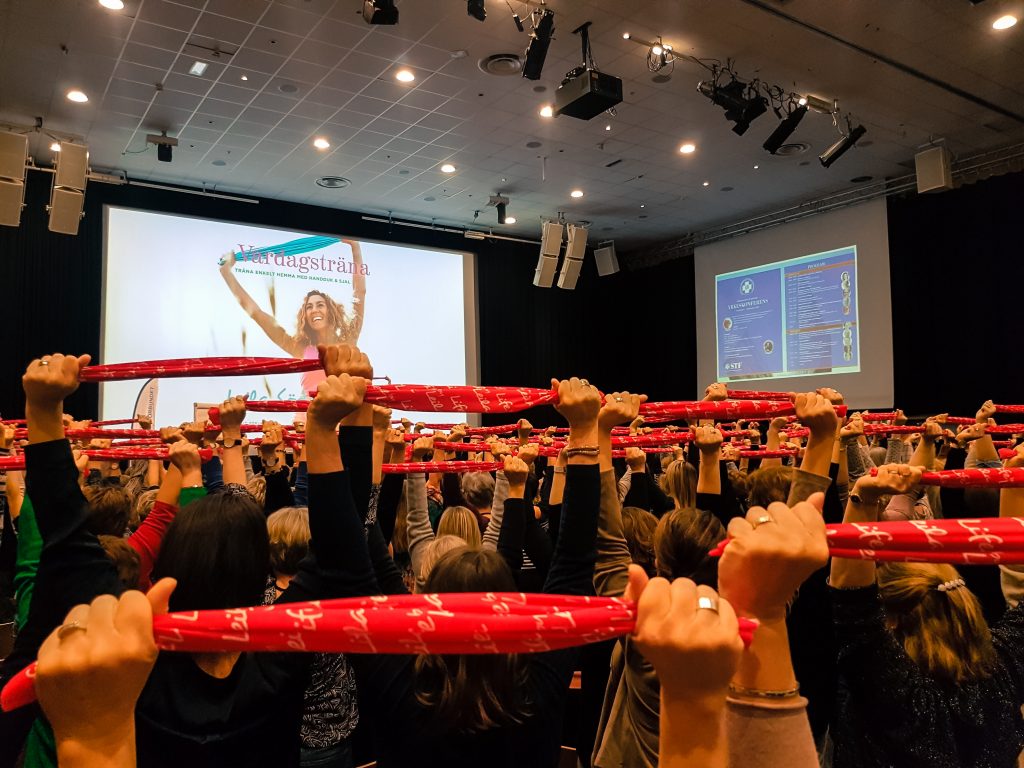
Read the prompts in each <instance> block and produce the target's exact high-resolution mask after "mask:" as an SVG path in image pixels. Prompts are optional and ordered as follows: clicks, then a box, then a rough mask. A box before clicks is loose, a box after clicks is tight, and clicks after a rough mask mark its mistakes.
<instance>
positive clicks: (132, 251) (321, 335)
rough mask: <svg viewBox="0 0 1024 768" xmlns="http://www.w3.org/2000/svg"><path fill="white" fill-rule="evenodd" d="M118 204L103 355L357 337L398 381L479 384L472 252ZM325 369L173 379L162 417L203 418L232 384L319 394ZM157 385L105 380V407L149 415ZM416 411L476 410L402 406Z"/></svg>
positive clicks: (111, 222) (307, 348)
mask: <svg viewBox="0 0 1024 768" xmlns="http://www.w3.org/2000/svg"><path fill="white" fill-rule="evenodd" d="M106 216H107V219H106V257H105V263H104V301H103V333H102V354H101V358H102V359H101V360H100V361H99V362H102V363H121V362H131V361H140V360H157V359H165V358H188V357H221V356H225V357H236V356H245V357H275V358H281V357H293V358H300V359H311V358H316V356H317V351H316V345H317V344H319V343H332V342H345V343H349V344H357V345H358V346H359V347H360V349H362V350H363V351H364V352H366V353H367V354H368V355H369V357H370V360H371V361H372V362H373V365H374V375H375V376H377V377H385V376H386V377H389V378H390V379H391V381H392V382H393V383H395V384H472V383H477V379H476V377H477V371H476V329H475V317H476V312H475V296H474V280H473V266H474V265H473V256H472V254H467V253H458V252H452V251H434V250H428V249H423V248H415V247H406V246H400V245H394V244H390V243H376V242H365V241H358V240H354V239H348V238H343V237H327V236H321V235H316V234H312V233H309V232H300V231H294V232H292V231H285V230H281V229H274V228H270V227H260V226H252V225H244V224H233V223H228V222H223V221H214V220H208V219H198V218H188V217H182V216H172V215H167V214H161V213H153V212H149V211H140V210H133V209H127V208H116V207H108V208H107V211H106ZM323 378H324V375H323V372H322V371H314V372H308V373H304V374H281V375H273V376H231V377H212V378H195V379H163V380H161V381H160V382H159V395H158V401H157V405H156V419H157V422H158V423H159V424H179V423H181V422H185V421H191V420H192V419H193V418H194V416H195V413H196V412H197V411H196V409H197V407H198V406H200V405H201V404H210V403H219V402H221V401H222V400H224V399H226V398H228V397H230V396H232V395H246V396H248V397H249V399H250V400H300V399H306V398H307V394H306V393H307V392H309V391H315V390H316V386H317V384H318V383H319V382H320V381H322V380H323ZM376 383H378V384H382V383H386V382H384V381H377V382H376ZM143 385H144V382H142V381H126V382H108V383H106V384H103V385H101V393H100V411H101V418H104V419H113V418H128V417H131V416H133V415H135V414H134V411H133V408H134V407H135V402H136V398H137V397H138V395H139V392H140V390H141V389H142V387H143ZM403 416H407V417H408V418H410V419H412V420H413V421H416V420H429V421H464V420H465V415H464V414H439V413H429V414H423V413H412V412H406V413H399V412H397V411H396V412H395V414H394V418H400V417H403ZM261 418H263V417H262V416H255V417H253V418H250V420H251V421H252V420H259V419H261ZM266 418H273V419H277V420H281V421H289V420H291V418H293V417H292V415H291V414H277V415H275V414H268V415H267V416H266Z"/></svg>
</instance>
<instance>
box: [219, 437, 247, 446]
mask: <svg viewBox="0 0 1024 768" xmlns="http://www.w3.org/2000/svg"><path fill="white" fill-rule="evenodd" d="M220 444H221V445H222V446H224V447H225V448H234V447H235V446H236V445H241V444H242V440H241V438H236V437H222V438H221V439H220Z"/></svg>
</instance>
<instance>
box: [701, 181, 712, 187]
mask: <svg viewBox="0 0 1024 768" xmlns="http://www.w3.org/2000/svg"><path fill="white" fill-rule="evenodd" d="M701 186H703V187H710V186H711V182H710V181H705V182H704V183H703V184H702V185H701Z"/></svg>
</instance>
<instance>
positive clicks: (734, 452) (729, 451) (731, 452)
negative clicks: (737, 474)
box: [722, 443, 740, 461]
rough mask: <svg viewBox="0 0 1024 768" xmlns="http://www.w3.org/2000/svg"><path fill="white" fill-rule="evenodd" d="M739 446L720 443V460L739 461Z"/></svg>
mask: <svg viewBox="0 0 1024 768" xmlns="http://www.w3.org/2000/svg"><path fill="white" fill-rule="evenodd" d="M739 460H740V447H739V446H738V445H733V444H732V443H725V444H724V445H722V461H739Z"/></svg>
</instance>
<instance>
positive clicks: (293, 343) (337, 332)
mask: <svg viewBox="0 0 1024 768" xmlns="http://www.w3.org/2000/svg"><path fill="white" fill-rule="evenodd" d="M341 242H343V243H345V244H346V245H348V247H349V248H351V249H352V264H353V268H352V314H351V316H349V314H348V312H346V311H345V308H344V307H343V306H342V305H341V304H339V303H338V302H336V301H335V300H334V299H332V298H331V297H330V296H328V295H327V294H326V293H323V292H322V291H310V292H309V293H307V294H306V297H305V299H303V301H302V306H301V307H300V308H299V312H298V316H297V317H296V319H295V334H294V335H292V334H289V333H288V331H286V330H285V329H284V328H282V327H281V325H280V324H278V322H277V319H276V318H275V317H274V316H273V315H272V314H270V313H269V312H265V311H264V310H262V309H261V308H260V306H259V305H258V304H257V303H256V301H255V300H254V299H253V298H252V296H250V295H249V292H248V291H246V290H245V288H243V287H242V284H241V283H239V282H238V278H237V277H235V274H234V267H235V258H234V253H232V254H231V255H230V256H229V257H226V258H224V259H223V263H222V264H221V267H220V274H221V276H222V277H223V278H224V282H225V283H227V284H228V288H230V289H231V293H232V294H234V296H235V298H236V299H238V303H239V304H240V305H241V306H242V309H243V310H245V313H246V314H247V315H249V317H251V318H252V319H253V320H255V321H256V324H257V325H258V326H259V327H260V328H262V329H263V332H264V333H265V334H267V337H268V338H269V339H270V340H271V341H272V342H274V343H275V344H277V346H279V347H280V348H281V349H283V350H284V351H285V352H286V353H288V354H289V355H291V356H292V357H297V358H300V359H303V360H316V359H317V357H318V353H317V349H316V348H317V345H318V344H352V345H355V344H356V343H357V342H358V341H359V333H360V332H361V331H362V330H363V309H364V300H365V299H366V275H364V274H363V269H362V266H363V252H362V250H360V248H359V243H357V242H356V241H355V240H342V241H341ZM324 378H325V375H324V372H323V371H322V370H316V371H307V372H306V373H304V374H302V391H303V392H313V391H315V390H316V388H317V385H318V384H319V383H320V382H321V381H323V380H324Z"/></svg>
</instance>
